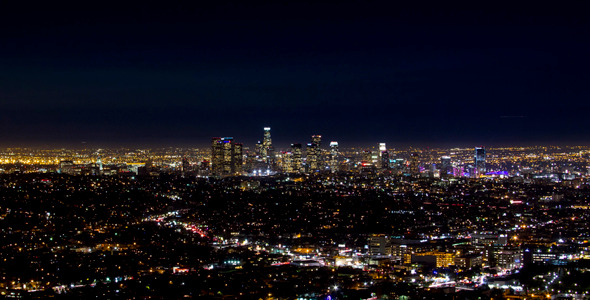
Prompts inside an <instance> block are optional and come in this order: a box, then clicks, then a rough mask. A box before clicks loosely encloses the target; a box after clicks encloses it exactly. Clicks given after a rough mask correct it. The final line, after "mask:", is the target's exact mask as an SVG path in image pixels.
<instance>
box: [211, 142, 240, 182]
mask: <svg viewBox="0 0 590 300" xmlns="http://www.w3.org/2000/svg"><path fill="white" fill-rule="evenodd" d="M211 162H212V164H213V166H212V171H213V174H214V175H217V176H228V175H237V174H240V173H241V172H242V144H239V143H234V142H233V138H232V137H223V138H219V137H214V138H212V139H211Z"/></svg>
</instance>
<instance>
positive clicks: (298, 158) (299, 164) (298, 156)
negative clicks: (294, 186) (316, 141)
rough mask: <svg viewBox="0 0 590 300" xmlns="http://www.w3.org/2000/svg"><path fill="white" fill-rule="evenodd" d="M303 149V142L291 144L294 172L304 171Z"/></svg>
mask: <svg viewBox="0 0 590 300" xmlns="http://www.w3.org/2000/svg"><path fill="white" fill-rule="evenodd" d="M302 152H303V151H302V150H301V144H291V153H293V158H292V160H291V162H292V164H293V167H292V170H293V172H296V173H301V172H303V171H304V170H303V155H302Z"/></svg>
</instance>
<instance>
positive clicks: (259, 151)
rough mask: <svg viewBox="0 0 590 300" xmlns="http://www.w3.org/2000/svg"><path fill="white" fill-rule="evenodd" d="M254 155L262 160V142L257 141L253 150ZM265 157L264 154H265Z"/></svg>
mask: <svg viewBox="0 0 590 300" xmlns="http://www.w3.org/2000/svg"><path fill="white" fill-rule="evenodd" d="M255 152H256V155H257V156H258V157H259V158H260V159H262V142H261V141H258V142H257V143H256V148H255ZM265 155H266V154H265Z"/></svg>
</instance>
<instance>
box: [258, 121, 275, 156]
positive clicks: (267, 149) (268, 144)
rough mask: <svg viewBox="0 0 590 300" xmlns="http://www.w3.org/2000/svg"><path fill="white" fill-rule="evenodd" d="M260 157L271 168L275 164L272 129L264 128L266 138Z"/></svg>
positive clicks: (263, 141)
mask: <svg viewBox="0 0 590 300" xmlns="http://www.w3.org/2000/svg"><path fill="white" fill-rule="evenodd" d="M260 156H261V158H262V159H263V160H264V161H265V162H266V163H267V164H268V165H269V166H270V165H272V163H273V162H274V148H273V146H272V139H271V137H270V127H264V138H263V139H262V148H261V150H260Z"/></svg>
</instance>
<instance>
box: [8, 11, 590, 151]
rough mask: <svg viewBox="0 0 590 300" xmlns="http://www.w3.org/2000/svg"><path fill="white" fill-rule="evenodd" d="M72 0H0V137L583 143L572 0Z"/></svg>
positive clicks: (45, 140) (580, 63)
mask: <svg viewBox="0 0 590 300" xmlns="http://www.w3.org/2000/svg"><path fill="white" fill-rule="evenodd" d="M7 2H19V4H18V7H17V6H15V4H6V3H7ZM80 2H81V4H79V6H67V7H65V6H64V7H60V6H58V5H57V4H55V3H53V2H51V1H47V2H46V3H44V4H41V6H39V4H38V3H35V2H26V1H2V2H1V4H0V145H4V146H18V145H20V146H23V145H52V146H61V145H64V146H68V145H80V143H81V142H83V141H85V142H87V145H91V146H108V145H128V146H133V145H138V146H140V145H141V146H143V145H169V146H176V145H195V146H199V145H207V144H208V142H209V140H210V138H211V137H212V136H234V138H235V139H236V140H238V141H242V142H244V143H246V144H247V145H251V144H253V143H254V142H255V141H256V140H258V139H261V138H262V127H264V126H271V127H272V134H273V139H274V141H275V142H276V143H278V144H279V146H284V145H287V144H289V143H292V142H302V143H304V142H307V141H308V140H309V136H310V135H312V134H322V135H323V136H324V137H325V140H326V142H328V141H329V140H338V141H339V142H340V144H341V145H342V146H349V145H358V144H368V143H371V144H375V143H378V142H387V143H388V144H390V145H392V146H395V145H420V146H439V145H475V144H477V145H490V146H492V145H506V144H511V143H515V144H535V143H546V144H556V143H575V144H589V141H590V131H589V128H590V126H589V114H590V101H589V100H590V87H589V84H590V75H589V68H590V21H589V18H587V16H586V13H585V12H586V10H585V9H584V7H583V3H584V1H579V2H573V1H572V2H568V3H566V4H563V3H561V2H559V3H557V2H553V5H559V6H546V7H543V6H539V5H538V4H537V5H535V6H529V5H525V4H522V6H520V7H519V6H514V4H512V5H511V6H500V5H498V6H493V4H494V3H493V2H485V3H486V4H483V3H480V2H481V1H474V2H478V5H488V6H485V7H484V6H456V7H450V6H447V5H439V6H432V4H428V3H419V2H414V3H418V4H414V5H412V6H410V5H399V4H393V3H395V1H388V2H371V1H364V2H361V1H359V2H354V3H352V2H348V3H344V2H343V3H341V4H338V5H335V4H329V3H325V2H321V1H310V2H303V3H298V4H290V2H287V1H272V2H268V3H263V2H249V4H243V3H242V4H239V3H235V2H224V1H209V2H210V3H209V4H174V5H169V4H165V2H162V4H161V5H160V6H158V5H153V6H149V5H146V4H142V5H138V6H131V5H129V6H121V5H119V6H107V5H106V4H103V3H102V2H97V1H93V2H87V1H80ZM187 2H202V1H187ZM242 2H248V1H242ZM384 3H389V5H384ZM537 3H539V2H537ZM419 4H421V5H419Z"/></svg>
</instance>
